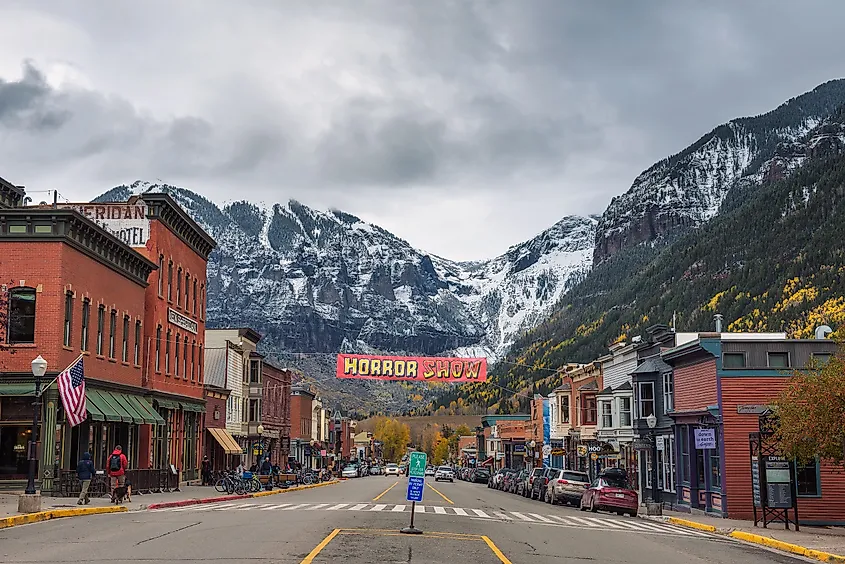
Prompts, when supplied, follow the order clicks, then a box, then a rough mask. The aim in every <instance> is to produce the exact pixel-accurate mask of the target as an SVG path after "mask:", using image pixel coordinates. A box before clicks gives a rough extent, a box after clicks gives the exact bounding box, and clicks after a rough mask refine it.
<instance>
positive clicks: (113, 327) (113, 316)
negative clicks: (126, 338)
mask: <svg viewBox="0 0 845 564" xmlns="http://www.w3.org/2000/svg"><path fill="white" fill-rule="evenodd" d="M115 333H117V310H116V309H113V310H111V313H110V314H109V359H111V360H114V359H115V356H114V355H115V353H116V352H117V351H116V350H115V340H114V338H115Z"/></svg>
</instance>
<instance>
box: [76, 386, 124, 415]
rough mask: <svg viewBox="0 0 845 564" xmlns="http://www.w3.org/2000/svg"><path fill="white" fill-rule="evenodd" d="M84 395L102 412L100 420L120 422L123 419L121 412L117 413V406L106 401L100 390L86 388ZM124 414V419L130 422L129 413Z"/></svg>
mask: <svg viewBox="0 0 845 564" xmlns="http://www.w3.org/2000/svg"><path fill="white" fill-rule="evenodd" d="M85 397H86V399H87V401H88V403H91V404H93V406H94V407H95V408H96V409H97V410H99V412H100V413H102V414H103V419H102V421H111V422H117V423H120V422H121V421H123V420H124V419H123V417H121V414H120V413H118V411H117V408H116V407H114V406H113V405H112V404H110V403H109V402H107V401H106V400H105V399H104V398H103V396H102V395H101V392H100V390H94V389H91V388H88V389H87V390H86V391H85ZM121 411H123V410H121ZM125 415H126V421H127V422H130V421H131V420H132V418H131V417H130V416H129V414H125Z"/></svg>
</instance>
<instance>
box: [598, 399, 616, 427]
mask: <svg viewBox="0 0 845 564" xmlns="http://www.w3.org/2000/svg"><path fill="white" fill-rule="evenodd" d="M599 403H600V404H601V407H600V408H599V410H600V412H601V415H600V418H601V428H602V429H612V428H613V400H602V401H600V402H599ZM605 411H606V413H605ZM607 418H610V419H609V421H608V419H607Z"/></svg>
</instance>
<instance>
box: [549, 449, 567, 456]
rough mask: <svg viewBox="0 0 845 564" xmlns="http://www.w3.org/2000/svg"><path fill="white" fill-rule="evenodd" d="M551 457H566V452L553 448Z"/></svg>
mask: <svg viewBox="0 0 845 564" xmlns="http://www.w3.org/2000/svg"><path fill="white" fill-rule="evenodd" d="M551 455H552V456H565V455H566V451H565V450H563V449H562V448H553V449H552V452H551Z"/></svg>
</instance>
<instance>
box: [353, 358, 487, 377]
mask: <svg viewBox="0 0 845 564" xmlns="http://www.w3.org/2000/svg"><path fill="white" fill-rule="evenodd" d="M337 377H338V378H353V379H359V380H410V381H416V382H484V381H486V380H487V359H486V358H444V357H426V356H381V355H369V354H339V355H337Z"/></svg>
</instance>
